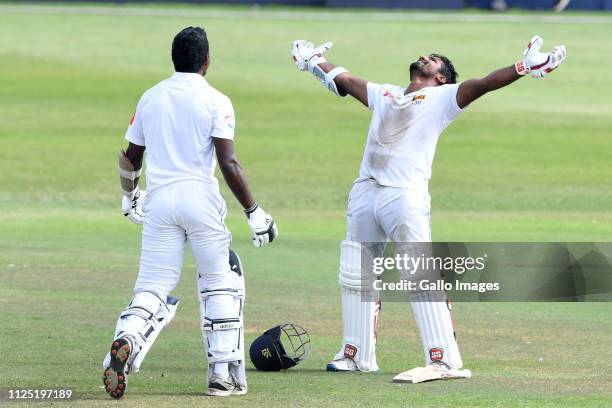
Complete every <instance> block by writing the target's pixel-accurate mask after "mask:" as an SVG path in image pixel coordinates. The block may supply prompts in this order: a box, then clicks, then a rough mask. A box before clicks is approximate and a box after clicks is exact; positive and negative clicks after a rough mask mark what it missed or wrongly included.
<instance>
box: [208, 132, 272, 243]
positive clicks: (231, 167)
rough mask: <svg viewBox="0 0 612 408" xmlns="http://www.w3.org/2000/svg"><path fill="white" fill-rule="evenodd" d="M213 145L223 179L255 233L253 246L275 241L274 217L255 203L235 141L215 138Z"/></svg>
mask: <svg viewBox="0 0 612 408" xmlns="http://www.w3.org/2000/svg"><path fill="white" fill-rule="evenodd" d="M213 143H214V144H215V151H216V153H217V161H218V162H219V168H220V169H221V173H222V174H223V178H224V179H225V182H226V183H227V185H228V187H229V188H230V190H232V193H234V196H235V197H236V199H237V200H238V201H239V202H240V204H242V207H243V208H244V213H245V214H246V216H247V219H248V223H249V227H250V228H251V230H252V231H253V245H255V246H256V247H261V246H262V245H265V244H267V243H270V242H272V241H274V238H276V237H277V236H278V229H277V227H276V224H275V223H274V220H273V219H272V216H271V215H270V214H267V213H266V212H265V211H264V210H263V208H261V207H259V206H258V205H257V203H256V202H255V199H254V198H253V195H252V194H251V190H250V189H249V185H248V183H247V180H246V176H245V175H244V172H243V171H242V166H241V165H240V162H239V161H238V158H237V157H236V149H235V148H234V141H233V140H231V139H223V138H217V137H213Z"/></svg>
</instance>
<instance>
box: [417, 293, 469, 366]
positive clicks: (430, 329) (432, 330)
mask: <svg viewBox="0 0 612 408" xmlns="http://www.w3.org/2000/svg"><path fill="white" fill-rule="evenodd" d="M432 296H433V297H435V295H432V294H430V293H427V292H424V293H418V294H414V295H413V301H412V311H413V312H414V318H415V319H416V323H417V326H418V328H419V332H420V333H421V340H422V342H423V352H424V353H425V364H426V365H429V364H432V363H444V364H446V365H447V366H448V367H449V368H452V369H459V368H461V367H463V361H462V360H461V354H460V353H459V346H458V345H457V340H456V339H455V331H454V328H453V321H452V318H451V311H450V305H449V304H448V303H447V302H439V301H438V302H432V301H428V299H429V298H430V297H432ZM438 299H439V297H438Z"/></svg>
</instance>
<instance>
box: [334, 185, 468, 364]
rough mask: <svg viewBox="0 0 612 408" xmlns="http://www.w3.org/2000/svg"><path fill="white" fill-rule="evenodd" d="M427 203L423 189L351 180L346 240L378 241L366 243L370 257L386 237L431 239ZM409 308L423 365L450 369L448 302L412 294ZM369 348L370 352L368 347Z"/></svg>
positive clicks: (453, 352) (454, 355)
mask: <svg viewBox="0 0 612 408" xmlns="http://www.w3.org/2000/svg"><path fill="white" fill-rule="evenodd" d="M430 206H431V197H430V196H429V193H428V192H426V191H419V190H411V189H406V188H397V187H387V186H381V185H380V184H378V183H377V182H376V181H375V180H373V179H366V180H363V181H360V182H357V183H355V184H354V185H353V189H352V190H351V193H350V195H349V204H348V211H347V232H346V239H347V240H349V241H356V242H360V243H378V245H374V246H373V247H371V248H370V249H371V250H372V251H373V252H374V256H382V254H383V251H384V243H385V242H387V241H393V242H431V223H430ZM366 245H368V244H366ZM425 296H427V295H425ZM412 311H413V313H414V317H415V320H416V323H417V326H418V328H419V332H420V334H421V340H422V344H423V353H424V355H425V364H431V363H432V362H443V363H445V364H446V365H448V366H449V367H451V368H461V367H462V366H463V362H462V360H461V355H460V354H459V348H458V345H457V341H456V339H455V334H454V328H453V322H452V319H451V314H450V305H449V303H448V302H439V301H438V302H432V301H428V297H421V299H420V300H416V301H415V300H414V299H413V301H412ZM374 330H375V328H374ZM345 338H346V333H345ZM371 350H372V351H371V352H372V354H374V353H375V351H374V347H372V349H371ZM372 359H374V358H372Z"/></svg>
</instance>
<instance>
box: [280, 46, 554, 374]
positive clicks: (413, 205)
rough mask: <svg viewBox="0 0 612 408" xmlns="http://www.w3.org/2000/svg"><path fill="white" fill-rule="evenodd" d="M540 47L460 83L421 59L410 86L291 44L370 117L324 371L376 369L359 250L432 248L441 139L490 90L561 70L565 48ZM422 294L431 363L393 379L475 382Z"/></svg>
mask: <svg viewBox="0 0 612 408" xmlns="http://www.w3.org/2000/svg"><path fill="white" fill-rule="evenodd" d="M542 42H543V40H542V39H541V38H540V37H538V36H535V37H533V38H532V40H531V41H530V42H529V45H528V46H527V49H526V50H525V52H524V55H523V58H521V59H520V60H519V61H518V62H516V63H515V64H513V65H510V66H508V67H505V68H501V69H498V70H496V71H494V72H492V73H490V74H489V75H487V76H485V77H484V78H479V79H470V80H467V81H464V82H462V83H460V84H457V76H458V75H457V72H456V71H455V68H454V67H453V64H452V63H451V61H450V60H449V59H448V58H446V57H445V56H443V55H439V54H430V55H427V56H421V57H419V59H418V60H417V61H415V62H413V63H412V64H410V83H409V84H408V86H407V87H402V86H396V85H388V84H375V83H372V82H368V81H367V80H365V79H362V78H358V77H356V76H355V75H353V74H351V73H350V72H348V71H347V70H346V69H344V68H342V67H338V66H336V65H333V64H331V63H329V62H327V61H326V59H325V58H324V57H323V55H324V53H325V52H326V51H327V50H329V49H330V48H331V46H332V44H331V43H326V44H324V45H322V46H320V47H317V48H315V47H314V46H313V44H312V43H310V42H307V41H303V40H298V41H294V42H293V46H292V56H293V60H294V61H295V63H296V65H297V67H298V69H299V70H301V71H309V72H311V73H312V74H313V75H314V76H315V77H316V78H317V79H318V80H319V81H320V82H321V83H322V84H323V85H324V86H325V87H326V88H327V89H329V90H330V91H331V92H333V93H334V94H336V95H338V96H342V97H344V96H347V95H351V96H352V97H353V98H355V99H357V100H358V101H359V102H361V103H362V104H363V105H365V106H367V107H368V108H369V109H370V110H371V111H372V120H371V122H370V128H369V131H368V138H367V142H366V147H365V152H364V155H363V161H362V162H361V168H360V171H359V177H358V178H357V180H355V182H354V184H353V188H352V190H351V193H350V195H349V202H348V211H347V231H346V240H345V241H343V242H342V244H341V249H340V276H339V283H340V291H341V298H342V315H343V322H344V340H343V344H342V347H341V349H340V352H339V353H338V354H337V355H336V356H335V357H334V359H333V360H332V361H331V362H330V363H329V364H328V365H327V370H328V371H376V370H378V364H377V363H376V353H375V346H376V321H377V316H378V313H379V310H380V302H377V301H371V302H365V301H364V302H362V301H361V299H362V294H363V292H364V291H372V290H373V288H372V286H371V285H362V282H361V281H362V279H361V275H360V271H361V268H360V263H361V262H360V261H361V257H360V255H361V248H362V245H364V243H384V242H388V241H393V242H430V241H431V229H430V196H429V193H428V182H429V179H430V177H431V167H432V161H433V157H434V153H435V148H436V143H437V141H438V138H439V137H440V134H441V133H442V132H443V131H444V129H445V128H446V127H447V126H448V125H449V124H450V123H451V122H452V121H453V120H454V119H455V118H456V117H457V116H458V115H459V114H460V113H461V112H462V111H463V109H465V108H466V107H467V106H468V105H469V104H470V103H472V102H474V101H475V100H476V99H478V98H480V97H481V96H483V95H484V94H486V93H487V92H491V91H494V90H496V89H499V88H502V87H504V86H507V85H510V84H511V83H513V82H515V81H516V80H518V79H520V78H522V77H523V76H525V75H528V74H530V75H531V76H532V77H534V78H542V77H544V76H545V75H546V74H549V73H550V72H552V71H553V70H554V69H555V68H557V67H558V66H559V64H561V63H562V62H563V61H564V59H565V56H566V52H565V47H563V46H559V47H555V48H553V50H552V51H551V52H548V53H543V52H540V48H541V47H542ZM382 245H384V244H382ZM382 245H381V246H382ZM370 249H372V248H370ZM380 252H381V253H380V254H379V255H382V250H380ZM374 256H377V255H374ZM419 295H421V298H414V297H413V298H411V300H412V309H413V312H414V316H415V319H416V322H417V326H418V329H419V331H420V335H421V340H422V344H423V351H424V354H425V364H426V366H425V367H418V368H415V369H412V370H409V371H406V372H403V373H401V374H399V375H398V376H396V377H395V380H396V381H404V382H413V383H416V382H421V381H427V380H434V379H447V378H468V377H470V376H471V373H470V371H469V370H465V369H464V370H462V369H461V368H462V366H463V362H462V360H461V355H460V353H459V348H458V346H457V341H456V339H455V335H454V328H453V323H452V320H451V314H450V306H449V302H448V300H447V301H446V302H444V301H431V298H429V297H427V296H428V294H427V293H424V294H419ZM415 296H416V295H415ZM423 296H425V297H423ZM366 299H372V297H366ZM373 299H376V298H373ZM438 299H439V298H438Z"/></svg>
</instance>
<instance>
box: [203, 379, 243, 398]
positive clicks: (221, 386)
mask: <svg viewBox="0 0 612 408" xmlns="http://www.w3.org/2000/svg"><path fill="white" fill-rule="evenodd" d="M246 393H247V389H246V387H244V386H240V385H239V384H238V383H237V382H236V379H235V378H234V376H233V375H232V373H230V374H229V376H228V377H227V378H224V377H222V376H220V375H218V374H213V375H211V376H210V380H209V381H208V392H207V393H206V395H210V396H211V397H229V396H230V395H244V394H246Z"/></svg>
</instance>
